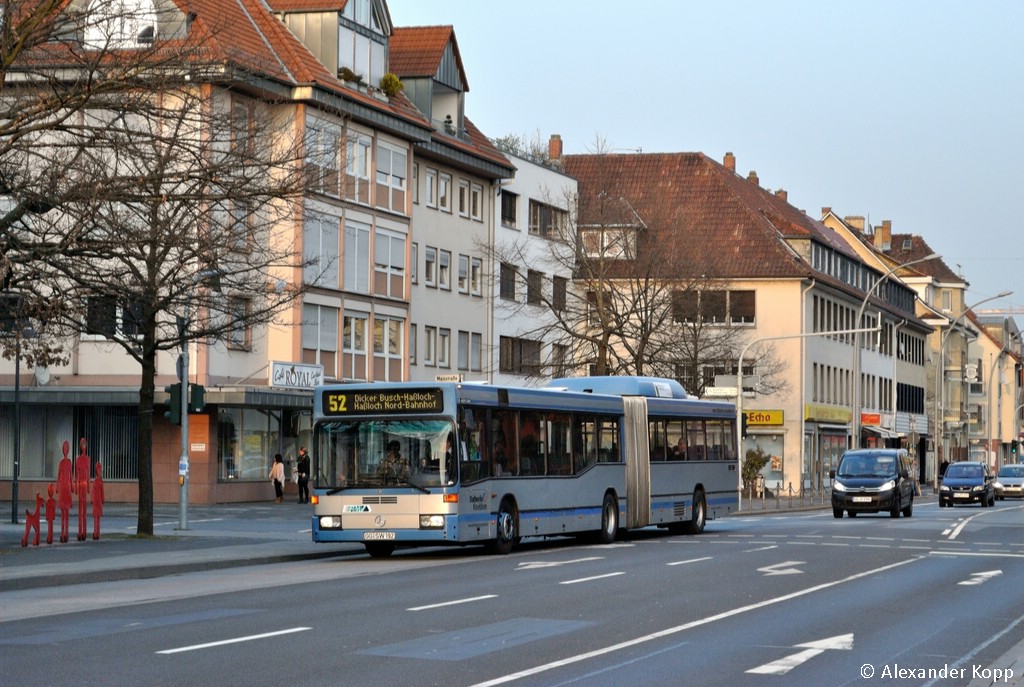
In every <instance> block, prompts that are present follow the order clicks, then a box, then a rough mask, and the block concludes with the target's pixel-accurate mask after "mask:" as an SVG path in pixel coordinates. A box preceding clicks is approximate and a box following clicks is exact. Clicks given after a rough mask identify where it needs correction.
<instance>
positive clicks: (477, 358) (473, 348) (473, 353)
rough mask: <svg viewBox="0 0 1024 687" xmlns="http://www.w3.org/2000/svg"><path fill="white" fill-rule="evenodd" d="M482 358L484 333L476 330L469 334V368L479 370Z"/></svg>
mask: <svg viewBox="0 0 1024 687" xmlns="http://www.w3.org/2000/svg"><path fill="white" fill-rule="evenodd" d="M482 359H483V335H482V334H479V333H476V332H474V333H473V334H470V335H469V369H470V370H472V371H473V372H479V371H480V365H481V361H482Z"/></svg>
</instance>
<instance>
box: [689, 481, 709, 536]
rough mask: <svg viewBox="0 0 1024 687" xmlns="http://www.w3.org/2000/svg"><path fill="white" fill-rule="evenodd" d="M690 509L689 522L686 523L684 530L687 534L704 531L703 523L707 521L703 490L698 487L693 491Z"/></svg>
mask: <svg viewBox="0 0 1024 687" xmlns="http://www.w3.org/2000/svg"><path fill="white" fill-rule="evenodd" d="M690 511H691V513H692V515H691V516H690V522H688V523H686V531H687V533H689V534H700V533H701V532H703V531H704V524H705V523H706V522H707V507H706V505H705V503H704V492H703V491H701V490H700V489H698V490H697V491H695V492H693V507H692V508H691V509H690Z"/></svg>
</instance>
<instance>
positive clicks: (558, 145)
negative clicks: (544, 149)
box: [548, 134, 562, 162]
mask: <svg viewBox="0 0 1024 687" xmlns="http://www.w3.org/2000/svg"><path fill="white" fill-rule="evenodd" d="M548 160H549V161H550V162H561V160H562V137H561V136H560V135H559V134H551V138H550V139H549V140H548Z"/></svg>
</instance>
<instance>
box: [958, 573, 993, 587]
mask: <svg viewBox="0 0 1024 687" xmlns="http://www.w3.org/2000/svg"><path fill="white" fill-rule="evenodd" d="M1002 574H1003V571H1002V570H989V571H988V572H978V573H974V574H972V575H971V579H969V580H964V581H963V582H957V584H962V585H964V586H965V587H976V586H978V585H979V584H985V583H986V582H988V581H989V580H991V579H992V578H993V577H999V576H1000V575H1002Z"/></svg>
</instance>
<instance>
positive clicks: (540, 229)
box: [530, 199, 569, 236]
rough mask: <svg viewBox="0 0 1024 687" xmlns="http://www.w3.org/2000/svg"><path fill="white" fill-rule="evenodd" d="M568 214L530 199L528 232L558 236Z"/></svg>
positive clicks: (563, 227) (536, 234)
mask: <svg viewBox="0 0 1024 687" xmlns="http://www.w3.org/2000/svg"><path fill="white" fill-rule="evenodd" d="M568 214H569V213H567V212H566V211H565V210H561V209H559V208H556V207H552V206H551V205H546V204H545V203H539V202H537V201H535V200H532V199H531V200H530V233H531V234H533V235H534V236H558V235H559V234H561V233H562V232H563V230H564V229H565V224H566V218H567V217H568Z"/></svg>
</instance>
